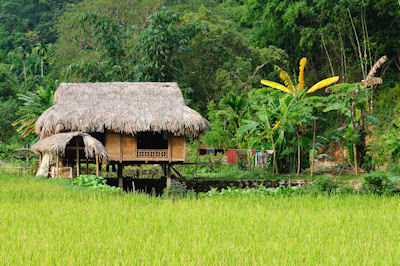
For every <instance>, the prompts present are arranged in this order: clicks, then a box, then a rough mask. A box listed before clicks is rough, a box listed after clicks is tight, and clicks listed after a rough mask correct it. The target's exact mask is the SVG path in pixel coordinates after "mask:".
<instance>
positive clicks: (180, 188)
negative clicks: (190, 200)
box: [163, 179, 196, 198]
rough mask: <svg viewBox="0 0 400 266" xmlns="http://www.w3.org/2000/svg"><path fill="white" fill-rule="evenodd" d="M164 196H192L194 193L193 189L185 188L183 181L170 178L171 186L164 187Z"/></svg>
mask: <svg viewBox="0 0 400 266" xmlns="http://www.w3.org/2000/svg"><path fill="white" fill-rule="evenodd" d="M163 195H164V196H165V197H173V198H183V197H186V196H188V197H194V196H195V195H196V193H195V192H194V190H191V189H189V190H188V189H187V186H186V184H185V183H181V182H179V181H178V180H175V179H172V180H171V187H169V188H165V189H164V194H163Z"/></svg>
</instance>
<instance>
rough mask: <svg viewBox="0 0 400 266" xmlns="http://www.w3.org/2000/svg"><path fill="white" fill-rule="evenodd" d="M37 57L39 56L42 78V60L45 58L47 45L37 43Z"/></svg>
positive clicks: (42, 75)
mask: <svg viewBox="0 0 400 266" xmlns="http://www.w3.org/2000/svg"><path fill="white" fill-rule="evenodd" d="M38 48H39V55H40V76H41V77H42V78H43V77H44V59H45V57H46V56H47V45H46V44H44V42H40V43H39V47H38Z"/></svg>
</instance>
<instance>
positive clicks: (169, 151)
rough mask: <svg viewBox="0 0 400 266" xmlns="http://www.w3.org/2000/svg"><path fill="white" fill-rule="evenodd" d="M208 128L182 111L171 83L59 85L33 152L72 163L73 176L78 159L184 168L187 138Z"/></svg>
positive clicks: (177, 90)
mask: <svg viewBox="0 0 400 266" xmlns="http://www.w3.org/2000/svg"><path fill="white" fill-rule="evenodd" d="M208 127H209V123H208V122H207V120H206V119H204V118H203V117H202V116H201V115H200V114H199V113H198V112H196V111H194V110H192V109H190V108H189V107H188V106H186V104H185V101H184V98H183V96H182V92H181V90H180V88H179V87H178V85H177V84H176V83H169V82H168V83H167V82H163V83H156V82H110V83H62V84H60V86H59V88H58V89H57V91H56V92H55V95H54V105H53V106H52V107H51V108H49V109H47V110H46V111H45V112H44V113H43V114H42V115H41V116H40V117H39V119H38V120H37V122H36V128H35V131H36V133H37V134H39V135H40V137H41V140H40V141H39V142H38V143H37V144H35V146H34V147H33V151H35V152H36V153H51V154H55V155H57V156H58V157H60V159H61V161H62V162H64V163H69V165H71V162H73V164H74V165H75V167H76V168H77V170H78V171H79V157H80V155H81V158H82V157H83V156H85V157H86V158H92V157H95V158H96V157H101V158H100V159H103V160H109V161H110V162H111V163H118V164H119V168H121V169H122V166H123V165H126V164H141V163H159V164H163V165H170V164H173V163H182V162H184V161H185V148H186V138H196V137H198V136H200V135H201V134H203V133H204V132H205V130H206V129H207V128H208ZM80 139H81V140H80ZM85 139H86V142H85ZM89 140H90V141H92V145H91V146H90V145H89V144H88V143H89V142H90V141H89ZM74 149H75V152H74ZM79 151H81V152H79ZM84 151H85V152H84ZM73 154H76V155H75V156H73ZM96 155H97V156H96ZM119 172H120V171H119ZM78 174H79V173H78Z"/></svg>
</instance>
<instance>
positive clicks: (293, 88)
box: [261, 57, 339, 96]
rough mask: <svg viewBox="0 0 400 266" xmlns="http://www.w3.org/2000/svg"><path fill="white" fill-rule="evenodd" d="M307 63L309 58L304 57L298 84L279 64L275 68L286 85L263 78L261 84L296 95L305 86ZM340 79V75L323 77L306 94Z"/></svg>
mask: <svg viewBox="0 0 400 266" xmlns="http://www.w3.org/2000/svg"><path fill="white" fill-rule="evenodd" d="M306 64H307V58H305V57H303V58H302V59H301V60H300V63H299V70H300V71H299V77H298V83H297V86H295V85H294V84H293V82H292V80H291V79H290V76H289V74H288V73H287V72H286V71H284V70H283V69H281V68H280V67H278V66H275V69H276V70H278V71H279V77H280V78H281V80H282V81H283V83H284V84H285V85H282V84H280V83H277V82H273V81H269V80H261V84H263V85H265V86H268V87H271V88H274V89H277V90H280V91H283V92H285V93H289V94H291V95H293V96H295V95H297V94H298V93H299V92H301V90H302V89H303V88H304V87H305V82H304V69H305V67H306ZM338 80H339V77H338V76H334V77H331V78H326V79H323V80H321V81H320V82H318V83H316V84H314V85H313V86H312V87H311V88H309V89H308V90H307V92H306V94H309V93H313V92H315V91H317V90H319V89H322V88H325V87H327V86H329V85H331V84H332V83H335V82H336V81H338Z"/></svg>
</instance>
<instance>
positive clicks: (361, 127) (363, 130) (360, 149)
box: [357, 108, 367, 167]
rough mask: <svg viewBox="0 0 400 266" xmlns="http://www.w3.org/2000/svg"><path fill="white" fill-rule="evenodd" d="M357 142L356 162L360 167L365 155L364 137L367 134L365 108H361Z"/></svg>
mask: <svg viewBox="0 0 400 266" xmlns="http://www.w3.org/2000/svg"><path fill="white" fill-rule="evenodd" d="M358 135H359V142H358V144H357V162H358V166H359V167H361V166H362V165H363V163H364V158H365V155H366V154H367V150H366V146H367V145H366V142H365V138H366V136H367V130H366V128H365V110H364V109H363V108H362V109H361V114H360V122H359V125H358Z"/></svg>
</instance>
